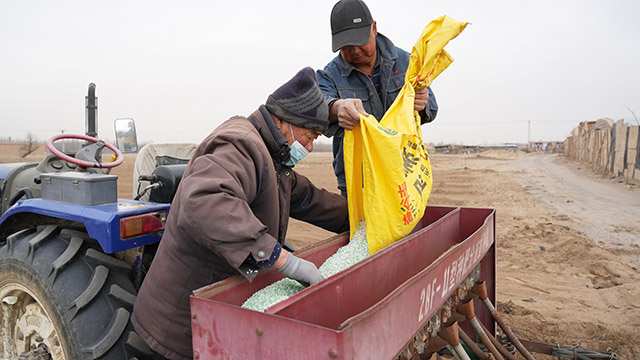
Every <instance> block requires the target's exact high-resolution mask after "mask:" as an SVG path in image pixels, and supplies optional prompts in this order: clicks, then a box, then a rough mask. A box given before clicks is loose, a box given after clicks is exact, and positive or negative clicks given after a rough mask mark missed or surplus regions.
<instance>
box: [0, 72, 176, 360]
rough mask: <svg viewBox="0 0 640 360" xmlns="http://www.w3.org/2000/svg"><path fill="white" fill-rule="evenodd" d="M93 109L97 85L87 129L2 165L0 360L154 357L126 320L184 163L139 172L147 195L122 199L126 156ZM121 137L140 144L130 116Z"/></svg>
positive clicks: (128, 144) (131, 145)
mask: <svg viewBox="0 0 640 360" xmlns="http://www.w3.org/2000/svg"><path fill="white" fill-rule="evenodd" d="M96 109H97V105H96V97H95V85H94V84H90V85H89V91H88V95H87V97H86V114H87V116H86V135H68V134H66V135H65V134H63V135H59V136H55V137H53V138H51V139H50V140H49V141H48V142H47V148H48V150H49V152H50V153H48V154H47V155H46V156H45V158H44V159H42V160H41V161H40V162H37V163H17V164H0V209H1V214H2V215H1V217H0V246H1V247H0V302H1V306H2V318H1V322H0V324H1V325H0V332H1V333H2V340H0V341H1V342H0V358H2V359H54V360H59V359H65V360H73V359H118V360H122V359H145V358H148V357H149V356H150V352H149V349H148V348H147V346H146V345H145V344H144V342H143V341H142V340H141V339H140V337H139V336H138V335H137V334H136V333H135V332H134V331H133V328H132V326H131V324H130V321H129V318H130V316H131V312H132V310H133V304H134V302H135V299H136V294H137V289H138V288H139V286H140V284H141V282H142V279H143V277H144V273H145V270H146V269H147V268H148V267H149V266H150V262H151V257H152V255H153V252H154V248H155V247H156V246H157V244H158V242H159V241H160V238H161V236H162V232H163V229H164V224H165V221H166V218H167V215H168V212H169V203H170V202H171V199H172V197H173V193H174V192H175V188H176V187H177V183H178V182H179V180H180V177H181V176H182V172H183V171H184V167H185V166H186V165H184V164H182V165H169V166H167V167H164V174H165V175H166V176H167V177H166V178H162V171H163V170H162V168H158V169H156V170H159V173H156V172H155V171H154V174H150V175H148V176H144V175H143V176H141V178H142V180H146V181H149V186H147V187H146V188H145V189H146V190H151V199H150V201H138V200H127V199H118V197H117V176H115V175H109V170H110V168H112V167H113V166H117V165H118V164H120V163H121V162H122V159H123V154H122V152H121V151H120V150H119V149H118V148H117V147H114V146H113V145H110V144H106V143H104V142H103V141H100V140H98V139H96V138H95V137H96V135H97V134H96V131H95V129H96V116H95V114H96ZM116 138H117V141H116V142H117V143H118V144H119V146H118V147H119V148H122V149H123V150H124V151H125V152H127V150H129V151H134V152H135V151H136V150H137V141H136V134H135V124H134V123H133V121H132V120H130V119H126V120H116ZM71 140H73V141H75V142H76V144H77V142H78V140H79V141H80V142H81V144H80V146H79V147H78V149H77V151H75V150H70V148H71V147H72V144H73V143H72V142H71ZM105 149H108V150H106V151H108V152H110V153H112V155H111V159H110V160H111V161H109V160H107V161H105V160H103V158H107V157H109V155H110V153H106V154H102V152H103V150H105ZM182 162H183V163H184V162H186V161H184V160H183V161H182ZM167 174H168V175H167ZM167 184H169V185H167ZM163 185H164V186H163ZM141 195H142V194H139V196H137V198H139V197H140V196H141ZM154 200H158V201H154Z"/></svg>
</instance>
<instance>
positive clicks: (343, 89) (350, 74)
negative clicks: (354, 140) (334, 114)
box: [316, 33, 438, 190]
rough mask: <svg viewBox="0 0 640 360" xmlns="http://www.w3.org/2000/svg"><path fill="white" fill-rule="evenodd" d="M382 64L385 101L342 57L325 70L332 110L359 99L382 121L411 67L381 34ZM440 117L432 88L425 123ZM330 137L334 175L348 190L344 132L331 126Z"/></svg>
mask: <svg viewBox="0 0 640 360" xmlns="http://www.w3.org/2000/svg"><path fill="white" fill-rule="evenodd" d="M376 47H377V50H378V61H379V62H380V82H381V84H382V91H381V93H382V94H383V96H382V97H383V98H382V99H381V98H380V96H379V95H378V92H377V91H376V88H375V86H374V85H373V81H372V80H371V78H370V77H369V75H367V74H365V73H364V72H362V71H361V70H358V69H357V68H356V67H355V66H353V65H351V64H350V63H348V62H346V61H345V60H344V59H343V58H342V57H341V56H340V55H338V56H336V57H335V58H334V59H333V60H332V61H331V62H330V63H329V64H327V66H325V68H324V70H318V71H317V72H316V77H317V78H318V85H319V86H320V90H322V93H323V94H324V97H325V98H326V99H327V102H328V103H329V107H331V105H333V103H334V102H335V101H336V100H338V99H347V98H358V99H360V100H362V105H363V106H364V109H365V111H366V112H367V113H369V114H371V115H373V116H375V118H376V119H378V121H379V120H381V119H382V116H383V115H384V113H385V112H386V111H387V109H388V108H389V107H390V106H391V104H393V102H394V100H395V99H396V97H397V96H398V93H399V92H400V89H402V86H404V77H405V73H406V71H407V67H408V66H409V53H408V52H406V51H404V50H402V49H400V48H398V47H396V46H395V45H393V43H392V42H391V40H389V39H388V38H387V37H386V36H384V35H382V34H380V33H378V36H377V37H376ZM437 113H438V103H437V102H436V97H435V96H434V95H433V91H432V90H431V88H429V102H428V104H427V106H426V108H425V111H424V112H423V113H422V114H421V115H422V123H423V124H424V123H427V122H431V121H433V120H434V119H435V117H436V115H437ZM325 135H326V136H328V137H332V136H333V171H334V172H335V174H336V177H337V178H338V188H340V189H341V190H345V189H346V179H345V174H344V159H343V151H342V139H343V137H344V129H343V128H341V127H339V126H338V123H334V124H331V125H330V126H329V129H327V131H325Z"/></svg>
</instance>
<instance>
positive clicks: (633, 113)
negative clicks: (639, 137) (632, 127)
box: [622, 104, 640, 125]
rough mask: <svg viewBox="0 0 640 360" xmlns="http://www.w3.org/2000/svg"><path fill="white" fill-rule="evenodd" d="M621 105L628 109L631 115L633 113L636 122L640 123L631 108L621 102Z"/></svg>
mask: <svg viewBox="0 0 640 360" xmlns="http://www.w3.org/2000/svg"><path fill="white" fill-rule="evenodd" d="M622 106H624V107H626V108H627V110H629V111H630V112H631V115H633V118H634V119H635V120H636V124H638V125H640V122H638V118H637V117H636V113H634V112H633V110H631V109H629V107H628V106H627V105H625V104H622Z"/></svg>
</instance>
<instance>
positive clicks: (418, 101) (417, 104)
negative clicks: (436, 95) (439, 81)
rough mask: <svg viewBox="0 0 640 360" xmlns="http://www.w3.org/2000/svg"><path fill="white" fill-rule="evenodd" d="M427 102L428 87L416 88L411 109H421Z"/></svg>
mask: <svg viewBox="0 0 640 360" xmlns="http://www.w3.org/2000/svg"><path fill="white" fill-rule="evenodd" d="M428 102H429V89H428V88H424V89H421V90H416V97H415V101H414V102H413V109H414V110H416V111H422V110H424V108H425V107H427V103H428Z"/></svg>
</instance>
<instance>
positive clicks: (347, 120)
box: [337, 95, 428, 130]
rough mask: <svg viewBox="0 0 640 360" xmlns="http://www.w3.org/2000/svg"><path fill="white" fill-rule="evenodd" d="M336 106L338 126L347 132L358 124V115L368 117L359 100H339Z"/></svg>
mask: <svg viewBox="0 0 640 360" xmlns="http://www.w3.org/2000/svg"><path fill="white" fill-rule="evenodd" d="M427 96H428V95H427ZM337 106H338V114H337V115H338V125H340V127H342V128H344V129H347V130H351V129H353V127H354V126H356V125H357V124H358V122H360V114H362V115H364V116H369V114H367V112H366V111H365V110H364V107H363V106H362V100H360V99H341V100H338V101H337Z"/></svg>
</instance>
